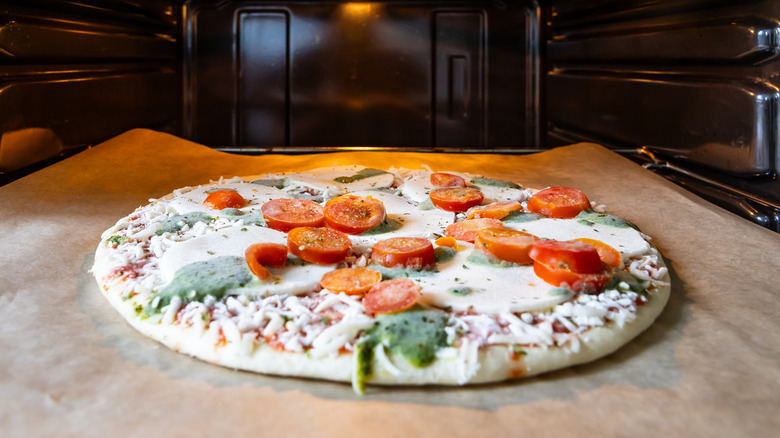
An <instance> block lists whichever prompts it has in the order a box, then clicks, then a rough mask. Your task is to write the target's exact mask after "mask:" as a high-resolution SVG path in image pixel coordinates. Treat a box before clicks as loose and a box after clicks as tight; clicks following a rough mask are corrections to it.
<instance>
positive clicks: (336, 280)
mask: <svg viewBox="0 0 780 438" xmlns="http://www.w3.org/2000/svg"><path fill="white" fill-rule="evenodd" d="M381 279H382V274H380V273H379V272H378V271H375V270H373V269H369V268H343V269H337V270H335V271H331V272H328V273H327V274H325V275H323V276H322V279H321V280H320V285H321V286H322V287H323V288H325V289H327V290H329V291H332V292H336V293H341V292H343V293H345V294H347V295H362V294H364V293H366V292H368V290H369V289H371V288H372V287H373V286H374V285H375V284H377V283H379V281H380V280H381Z"/></svg>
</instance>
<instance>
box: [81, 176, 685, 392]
mask: <svg viewBox="0 0 780 438" xmlns="http://www.w3.org/2000/svg"><path fill="white" fill-rule="evenodd" d="M605 210H606V207H605V206H603V205H599V204H597V203H595V202H591V201H590V200H589V199H588V198H587V196H586V194H584V193H582V192H581V191H579V190H577V189H575V188H571V187H547V188H543V189H540V190H537V189H531V188H527V187H524V186H523V185H521V184H520V183H518V182H514V181H505V180H498V179H493V178H490V177H487V176H483V175H475V174H469V173H463V172H453V171H433V170H432V169H430V168H420V169H405V168H391V169H389V170H380V169H374V168H368V167H362V166H344V165H338V166H337V165H334V166H332V167H326V168H319V169H312V170H309V171H305V172H295V173H276V174H265V175H258V176H252V177H232V178H220V179H219V180H215V181H211V182H209V183H207V184H203V185H200V186H197V187H185V188H181V189H178V190H174V191H173V193H171V194H169V195H167V196H165V197H163V198H160V199H152V200H150V203H149V204H148V205H145V206H142V207H139V208H138V209H136V210H135V211H133V212H132V213H130V214H129V215H128V216H126V217H124V218H122V219H120V220H119V221H118V222H117V223H116V225H114V226H113V227H111V228H110V229H108V230H107V231H106V232H105V233H104V234H103V235H102V239H101V242H100V244H99V245H98V248H97V251H96V253H95V263H94V266H93V268H92V272H93V273H94V275H95V278H96V279H97V282H98V284H99V286H100V288H101V289H102V292H103V293H104V295H105V296H106V297H107V299H108V300H109V302H110V303H111V305H112V306H113V307H114V308H115V309H116V310H117V311H119V313H120V314H121V315H122V316H123V317H124V318H125V319H126V320H127V321H128V322H129V323H130V324H131V325H132V326H133V327H134V328H136V329H137V330H138V331H140V332H141V333H143V334H144V335H146V336H149V337H151V338H152V339H154V340H156V341H158V342H160V343H162V344H164V345H166V346H167V347H169V348H171V349H173V350H176V351H178V352H181V353H184V354H186V355H190V356H193V357H195V358H198V359H201V360H204V361H207V362H211V363H214V364H218V365H222V366H225V367H229V368H234V369H241V370H247V371H253V372H258V373H264V374H272V375H282V376H300V377H309V378H317V379H327V380H334V381H344V382H351V383H352V385H353V387H354V388H355V390H356V391H357V392H359V393H363V392H364V391H365V390H366V386H367V385H374V384H378V385H465V384H477V383H484V382H496V381H503V380H508V379H516V378H521V377H527V376H533V375H537V374H540V373H543V372H547V371H551V370H556V369H560V368H563V367H568V366H572V365H576V364H580V363H584V362H588V361H592V360H594V359H597V358H599V357H602V356H605V355H607V354H610V353H611V352H613V351H615V350H616V349H618V348H619V347H621V346H622V345H624V344H626V343H627V342H629V341H630V340H631V339H632V338H634V337H635V336H637V335H638V334H639V333H641V332H642V331H643V330H644V329H646V328H647V327H648V326H649V325H650V324H651V323H652V322H653V321H654V320H655V318H656V317H657V316H658V315H659V314H660V312H661V311H662V309H663V308H664V306H665V304H666V302H667V300H668V297H669V293H670V283H669V275H668V272H667V269H666V267H665V266H664V261H663V258H662V256H661V254H660V253H659V252H658V250H657V249H656V248H655V247H654V246H653V245H652V244H651V239H650V237H649V236H647V235H645V234H643V233H642V232H641V231H640V230H639V229H638V227H637V226H636V225H634V224H633V223H631V222H630V221H628V220H626V219H623V218H620V217H617V216H614V215H612V214H609V213H607V212H606V211H605Z"/></svg>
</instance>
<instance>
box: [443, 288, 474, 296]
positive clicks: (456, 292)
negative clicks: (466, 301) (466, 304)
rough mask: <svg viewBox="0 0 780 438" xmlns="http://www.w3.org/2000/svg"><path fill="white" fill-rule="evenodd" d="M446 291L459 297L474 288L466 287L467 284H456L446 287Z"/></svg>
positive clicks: (472, 290)
mask: <svg viewBox="0 0 780 438" xmlns="http://www.w3.org/2000/svg"><path fill="white" fill-rule="evenodd" d="M447 292H449V293H451V294H453V295H455V296H459V297H465V296H466V295H468V294H470V293H472V292H474V288H471V287H468V286H458V287H451V288H449V289H447Z"/></svg>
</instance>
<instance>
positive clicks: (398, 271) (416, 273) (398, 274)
mask: <svg viewBox="0 0 780 438" xmlns="http://www.w3.org/2000/svg"><path fill="white" fill-rule="evenodd" d="M368 267H369V268H371V269H373V270H375V271H379V273H380V274H382V279H383V280H392V279H394V278H410V277H411V278H414V277H428V276H431V275H434V274H436V272H437V271H435V270H433V269H423V270H417V269H409V268H388V267H385V266H382V265H374V264H372V265H369V266H368Z"/></svg>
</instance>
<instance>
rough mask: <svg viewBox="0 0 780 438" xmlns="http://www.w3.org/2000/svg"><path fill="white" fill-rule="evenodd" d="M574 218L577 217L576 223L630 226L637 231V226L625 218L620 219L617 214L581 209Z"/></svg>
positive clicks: (618, 226)
mask: <svg viewBox="0 0 780 438" xmlns="http://www.w3.org/2000/svg"><path fill="white" fill-rule="evenodd" d="M575 219H577V223H580V224H582V225H593V224H600V225H609V226H611V227H617V228H628V227H631V228H633V229H635V230H637V231H639V227H637V226H636V225H634V224H633V223H631V222H629V221H627V220H625V219H621V218H619V217H617V216H612V215H611V214H607V213H596V212H594V211H583V212H582V213H580V214H578V215H577V217H576V218H575Z"/></svg>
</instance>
